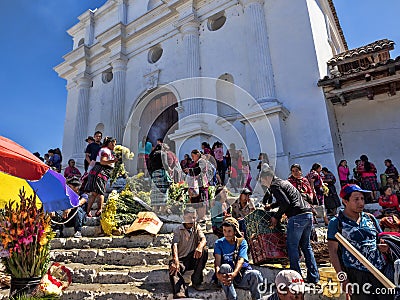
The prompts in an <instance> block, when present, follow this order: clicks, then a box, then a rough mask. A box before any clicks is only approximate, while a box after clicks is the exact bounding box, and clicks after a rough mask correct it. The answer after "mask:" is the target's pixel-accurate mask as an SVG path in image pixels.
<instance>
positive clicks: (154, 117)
mask: <svg viewBox="0 0 400 300" xmlns="http://www.w3.org/2000/svg"><path fill="white" fill-rule="evenodd" d="M177 106H178V102H177V100H176V97H175V95H174V94H173V93H170V92H168V93H163V94H159V95H157V96H155V97H154V98H153V99H151V100H150V101H149V103H148V104H147V105H146V107H145V109H144V111H143V113H142V116H141V117H140V123H139V124H140V132H139V137H138V140H139V141H141V140H142V137H143V136H146V135H147V136H148V137H149V140H150V142H151V143H152V144H153V146H154V145H156V143H157V139H159V138H162V139H164V142H165V143H167V144H168V146H170V148H171V150H172V151H174V152H175V143H174V142H172V141H170V140H169V139H168V134H170V133H172V132H174V131H175V130H176V129H177V127H178V112H177V111H176V107H177Z"/></svg>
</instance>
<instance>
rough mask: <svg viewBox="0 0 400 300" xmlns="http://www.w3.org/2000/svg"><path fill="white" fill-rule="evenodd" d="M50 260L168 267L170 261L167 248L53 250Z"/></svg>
mask: <svg viewBox="0 0 400 300" xmlns="http://www.w3.org/2000/svg"><path fill="white" fill-rule="evenodd" d="M50 259H51V260H52V261H56V262H63V263H66V264H68V263H82V264H111V265H118V266H140V265H142V266H146V265H167V264H168V261H169V259H170V253H169V251H166V248H155V247H149V248H146V249H143V248H129V249H128V248H116V249H112V248H107V249H70V250H61V249H57V250H52V251H51V252H50Z"/></svg>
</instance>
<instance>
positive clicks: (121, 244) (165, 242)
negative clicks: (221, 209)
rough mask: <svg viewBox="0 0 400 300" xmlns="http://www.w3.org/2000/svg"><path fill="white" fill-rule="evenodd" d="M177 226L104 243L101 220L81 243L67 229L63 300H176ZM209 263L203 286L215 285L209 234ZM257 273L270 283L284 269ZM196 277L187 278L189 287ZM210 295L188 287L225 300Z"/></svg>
mask: <svg viewBox="0 0 400 300" xmlns="http://www.w3.org/2000/svg"><path fill="white" fill-rule="evenodd" d="M177 225H178V224H177V223H175V224H174V223H169V224H164V225H163V228H162V229H161V231H160V232H161V233H160V234H158V235H157V236H152V235H138V236H130V237H128V236H126V237H102V236H100V234H101V229H100V226H99V220H98V219H97V218H90V219H88V222H87V223H86V226H84V227H83V228H82V235H83V237H82V238H79V239H78V238H73V237H72V236H73V234H74V230H73V228H66V229H65V230H64V235H65V236H66V237H67V238H56V239H54V240H53V241H52V244H51V245H52V251H51V259H52V261H57V262H60V263H63V264H65V265H66V266H67V267H68V268H69V269H70V270H71V271H72V274H73V279H72V281H73V283H72V285H71V286H70V287H69V288H68V289H67V290H65V292H64V294H63V296H62V298H61V299H62V300H67V299H68V300H92V299H100V300H111V299H112V300H119V299H121V300H130V299H132V300H136V299H143V300H146V299H152V300H169V299H172V293H171V288H170V284H169V276H168V261H169V259H170V248H171V242H172V234H171V233H168V232H171V231H172V230H173V228H174V227H175V226H177ZM206 238H207V246H208V247H209V257H208V259H209V260H208V263H207V266H206V270H205V271H204V275H205V276H204V281H205V282H206V283H210V282H211V277H212V275H213V273H214V270H213V245H214V242H215V240H216V236H215V235H214V234H212V233H207V234H206ZM254 268H256V269H258V270H260V271H261V272H262V273H263V276H264V278H265V279H266V280H267V282H268V283H272V282H274V279H275V276H276V274H277V273H278V272H279V271H280V269H279V268H271V267H264V266H263V267H259V266H255V267H254ZM190 275H191V272H187V274H185V278H186V279H187V281H188V282H190ZM209 286H210V288H209V289H208V290H207V291H201V292H199V291H196V290H194V289H193V288H191V287H189V295H190V297H192V298H195V299H210V300H211V299H225V295H224V293H223V291H222V289H221V288H218V287H215V286H214V285H211V284H210V285H209ZM238 297H239V299H241V300H247V299H249V300H250V299H251V297H250V293H249V292H247V291H243V290H238ZM306 299H327V298H324V297H322V296H321V295H307V296H306Z"/></svg>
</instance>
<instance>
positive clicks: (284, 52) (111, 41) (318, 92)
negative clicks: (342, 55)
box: [56, 0, 336, 176]
mask: <svg viewBox="0 0 400 300" xmlns="http://www.w3.org/2000/svg"><path fill="white" fill-rule="evenodd" d="M321 1H325V0H321ZM176 2H177V3H178V2H179V1H176ZM325 2H326V1H325ZM113 3H114V2H112V1H108V2H107V3H106V4H105V5H104V6H103V7H101V8H99V9H98V10H97V11H96V12H95V14H94V18H95V27H94V36H95V43H94V45H92V46H91V47H90V48H88V49H87V52H86V53H87V55H88V57H91V59H90V61H89V60H88V61H85V60H84V58H83V60H82V61H79V63H76V64H75V63H69V62H68V61H67V62H65V63H64V64H61V65H60V66H58V67H57V68H56V70H57V71H58V72H59V73H61V74H63V75H62V76H64V77H65V78H66V79H68V80H69V81H71V82H73V81H74V80H77V79H78V78H79V76H81V74H83V72H86V74H87V75H89V76H92V80H93V87H91V88H89V90H90V91H89V111H90V112H89V116H88V120H87V121H88V126H87V134H88V135H89V134H90V135H92V134H93V131H94V129H95V127H96V125H97V124H98V123H100V122H101V123H104V125H105V130H104V135H107V134H110V128H111V126H112V125H113V124H111V123H110V122H111V119H112V118H111V112H112V107H111V106H112V99H113V88H114V86H113V85H114V80H113V81H111V82H110V83H107V84H105V83H103V82H102V74H101V73H102V72H103V71H105V70H107V69H109V68H111V63H112V61H113V60H115V57H118V55H122V56H123V57H124V58H126V59H127V71H126V81H125V105H124V112H125V115H124V120H125V123H127V122H128V120H129V119H130V117H131V112H132V111H133V109H134V108H135V107H136V105H137V102H138V100H139V99H140V98H141V97H143V96H144V95H145V94H146V91H147V88H146V83H145V78H144V76H146V75H147V74H149V73H151V72H153V71H157V70H159V77H158V85H159V86H160V85H163V84H167V83H169V82H172V81H175V80H178V79H182V78H185V77H186V76H187V74H188V71H187V68H188V66H187V59H186V55H187V54H186V51H187V50H186V49H185V43H184V41H183V37H182V34H181V33H180V32H179V26H180V25H177V24H178V23H177V21H178V19H179V16H177V15H171V16H169V17H165V18H164V19H160V20H159V21H157V22H156V23H155V24H152V25H151V26H149V27H148V28H146V29H143V31H142V33H141V34H140V35H139V36H137V37H134V38H132V39H129V34H132V35H134V32H135V31H136V30H139V29H138V28H140V26H142V25H137V28H136V27H135V26H136V25H134V24H136V23H132V22H136V21H138V22H139V23H140V22H141V23H140V24H148V23H149V22H151V19H152V18H157V17H159V16H158V15H157V14H156V13H158V14H162V13H165V12H166V9H167V5H166V4H163V5H161V6H159V7H157V8H155V9H154V10H153V11H149V12H147V1H129V5H128V8H127V23H128V24H127V27H126V28H127V29H126V30H127V32H128V35H127V37H126V38H127V42H126V43H125V44H123V45H122V46H121V45H120V44H119V43H120V40H119V37H118V36H113V33H112V32H111V31H110V30H109V31H107V32H105V31H106V30H108V29H110V28H114V29H115V28H116V27H115V25H116V24H118V23H119V18H120V15H119V9H120V8H119V7H118V5H116V4H113ZM221 10H224V11H225V16H226V18H227V20H226V23H225V24H224V26H223V27H222V28H221V29H219V30H217V31H210V30H209V29H208V28H207V18H208V17H210V16H212V15H213V14H215V13H218V12H220V11H221ZM264 11H265V16H266V22H267V28H268V31H267V34H268V38H269V47H270V51H271V59H272V67H273V73H274V80H275V88H276V96H277V100H278V101H279V102H281V103H282V105H283V107H285V108H286V109H288V110H289V112H290V114H289V115H288V117H287V118H286V119H285V120H283V116H282V115H279V116H278V114H276V115H274V116H272V117H271V120H272V121H273V124H274V126H275V129H277V131H276V132H277V133H278V134H279V137H276V138H277V140H278V141H279V142H280V143H281V144H282V147H281V148H280V150H279V151H281V153H279V155H281V157H282V158H283V159H282V160H281V162H283V164H282V167H281V170H280V173H281V176H285V174H286V170H287V169H288V164H289V163H294V162H298V163H301V164H302V165H303V168H304V169H305V170H307V169H309V168H310V167H311V165H312V163H314V162H321V163H322V164H323V165H327V166H328V167H329V168H331V169H332V168H333V167H334V166H335V165H336V162H335V158H334V154H333V149H334V146H333V143H332V137H331V131H330V124H329V119H328V114H327V109H326V104H325V99H324V95H323V93H322V89H321V88H319V87H317V81H318V79H319V78H321V77H323V76H324V75H325V74H324V72H325V69H326V68H325V67H323V66H324V65H325V63H326V60H327V59H328V58H330V56H329V52H330V51H331V50H330V49H331V48H330V46H329V44H328V42H327V33H326V24H325V16H324V13H323V11H322V10H321V7H320V6H319V5H317V2H315V1H313V0H301V1H291V0H281V1H266V3H265V6H264ZM198 13H199V15H198V16H197V17H198V19H199V21H200V27H199V52H200V66H201V71H200V75H201V76H204V77H212V78H218V77H220V76H221V75H223V74H225V73H228V74H230V75H232V76H233V80H234V83H235V84H237V85H238V86H240V87H241V88H243V89H245V90H246V91H248V92H250V93H253V91H252V88H253V86H254V84H253V83H252V82H251V80H252V78H253V76H252V72H253V71H254V65H255V64H257V63H259V62H258V61H256V60H255V59H253V58H252V57H249V54H248V53H249V48H250V47H253V46H254V44H255V41H253V40H251V35H249V34H247V33H248V30H249V27H248V24H246V16H245V15H244V9H243V7H242V5H241V4H238V3H236V2H234V1H231V2H228V1H224V0H220V1H214V2H202V5H201V7H200V8H199V11H198ZM288 20H290V25H289V23H288ZM146 22H147V23H146ZM139 23H138V24H139ZM132 24H133V25H132ZM149 24H150V23H149ZM81 25H82V24H81ZM86 30H87V28H85V27H84V26H83V27H82V26H80V25H79V24H78V25H75V26H74V27H73V28H72V29H71V30H69V32H70V34H72V33H73V38H74V41H76V43H77V41H78V40H79V37H81V36H84V35H85V31H86ZM116 32H117V31H116ZM317 44H318V45H317ZM154 45H160V46H161V47H162V48H163V50H164V51H163V55H162V57H161V59H160V60H159V61H158V62H156V63H155V64H150V63H149V62H148V60H147V57H148V51H149V49H150V48H151V47H152V46H154ZM75 51H77V52H76V53H78V51H81V52H82V53H84V51H82V49H80V48H78V49H76V50H75ZM73 54H74V53H73ZM72 56H73V55H72ZM328 56H329V57H328ZM68 59H72V58H69V57H68V58H67V60H68ZM71 65H72V66H73V68H76V69H75V70H71ZM75 66H77V67H75ZM215 88H216V87H215ZM211 94H213V95H215V94H216V91H215V90H214V91H212V93H211ZM77 99H78V90H77V87H75V88H72V89H71V90H70V91H69V94H68V103H67V117H66V120H65V129H66V131H65V135H64V144H63V153H64V154H65V155H66V157H69V156H71V155H72V152H73V146H72V144H73V139H74V137H73V130H72V128H74V124H75V116H76V110H77ZM178 101H179V99H178ZM235 101H236V102H235V106H240V101H241V99H239V98H238V97H235ZM205 112H206V113H210V114H214V115H215V113H216V105H214V104H210V105H205ZM133 121H134V122H138V121H139V120H133ZM206 121H207V122H208V129H210V132H211V134H212V135H213V136H216V135H218V134H220V133H218V132H219V131H218V130H220V127H221V126H220V125H219V124H217V123H216V122H215V120H212V119H210V120H207V119H206ZM207 122H206V123H207ZM254 122H255V124H256V126H258V128H263V125H262V124H261V125H260V124H259V122H261V121H254ZM257 122H258V123H257ZM235 124H236V125H237V126H236V129H238V130H239V132H241V133H242V135H244V136H245V139H246V140H245V142H246V143H247V144H248V145H247V146H249V145H252V144H254V143H255V141H254V135H253V134H252V133H250V131H249V130H248V128H245V126H244V125H243V124H242V123H240V122H239V121H237V122H236V123H235ZM129 126H131V125H130V124H129ZM67 129H68V132H67ZM130 130H131V131H132V132H130V133H129V134H135V130H137V129H135V128H133V127H132V128H130ZM246 130H247V132H246ZM234 131H235V130H232V131H231V132H226V133H224V134H222V135H223V137H224V139H225V140H226V141H228V140H229V138H230V134H232V135H235V133H234ZM136 134H137V133H136ZM220 135H221V134H220ZM127 141H128V139H127ZM129 141H130V142H129V143H131V144H132V143H133V144H136V141H135V139H134V138H132V137H129ZM132 141H134V142H132ZM209 142H210V143H212V142H214V139H213V138H211V139H210V141H209ZM226 144H229V143H228V142H226ZM199 146H200V145H193V147H192V148H196V147H199ZM241 147H242V146H240V145H239V147H238V148H241ZM251 149H252V151H253V153H249V157H250V158H257V157H255V156H256V155H257V152H258V151H259V148H257V147H254V146H253V147H251ZM132 150H134V151H135V148H134V149H132ZM185 151H186V149H185ZM180 154H183V153H180ZM284 160H286V162H284ZM278 161H279V159H278ZM287 171H288V170H287Z"/></svg>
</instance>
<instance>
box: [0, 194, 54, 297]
mask: <svg viewBox="0 0 400 300" xmlns="http://www.w3.org/2000/svg"><path fill="white" fill-rule="evenodd" d="M19 198H20V201H19V202H17V201H10V202H9V203H8V204H7V205H6V206H5V208H4V209H3V210H1V211H0V238H1V246H0V257H1V259H2V263H3V265H4V267H5V270H6V272H7V273H8V274H10V275H11V290H10V295H11V296H12V297H14V296H16V295H19V294H29V293H31V292H32V291H33V290H34V289H35V288H36V286H37V285H38V284H39V282H40V279H41V278H42V277H43V275H44V274H46V272H47V268H48V265H49V262H50V254H49V252H50V240H51V239H52V238H53V237H54V233H53V231H52V229H51V225H50V224H51V223H50V222H51V220H50V216H49V215H48V214H47V213H45V212H44V210H43V207H41V208H39V207H38V206H37V203H38V200H37V197H36V194H34V195H33V196H32V195H31V196H29V197H27V196H26V192H25V191H24V189H22V190H20V193H19Z"/></svg>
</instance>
